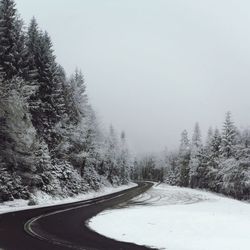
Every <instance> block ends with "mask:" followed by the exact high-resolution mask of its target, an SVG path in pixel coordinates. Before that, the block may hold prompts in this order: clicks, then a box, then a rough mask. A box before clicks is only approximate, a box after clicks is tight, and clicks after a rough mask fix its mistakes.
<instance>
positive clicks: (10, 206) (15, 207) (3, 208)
mask: <svg viewBox="0 0 250 250" xmlns="http://www.w3.org/2000/svg"><path fill="white" fill-rule="evenodd" d="M135 186H137V184H135V183H129V184H128V185H121V186H117V187H113V186H109V187H103V188H101V189H100V190H98V191H89V192H87V193H84V194H79V195H77V196H74V197H69V198H61V197H52V196H49V195H48V194H46V193H43V192H37V193H36V196H35V200H36V202H37V204H38V205H34V206H28V202H29V201H27V200H21V199H20V200H14V201H8V202H3V203H0V214H3V213H8V212H14V211H20V210H26V209H33V208H39V207H47V206H53V205H59V204H65V203H70V202H77V201H82V200H88V199H93V198H96V197H100V196H103V195H107V194H111V193H115V192H119V191H122V190H126V189H129V188H132V187H135Z"/></svg>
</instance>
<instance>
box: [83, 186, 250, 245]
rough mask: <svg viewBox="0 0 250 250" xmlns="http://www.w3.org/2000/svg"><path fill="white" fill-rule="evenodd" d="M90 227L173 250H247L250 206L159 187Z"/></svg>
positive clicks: (207, 194)
mask: <svg viewBox="0 0 250 250" xmlns="http://www.w3.org/2000/svg"><path fill="white" fill-rule="evenodd" d="M128 205H129V206H124V208H119V209H112V210H106V211H104V212H102V213H100V214H98V215H97V216H96V217H94V218H92V219H91V220H90V221H89V222H88V225H89V227H90V228H92V229H93V230H95V231H97V232H98V233H100V234H103V235H105V236H107V237H109V238H113V239H116V240H119V241H124V242H134V243H136V244H139V245H147V246H152V247H156V248H158V249H168V250H235V249H237V250H247V249H249V246H250V237H249V231H250V204H248V203H246V202H241V201H238V200H234V199H230V198H226V197H223V196H220V195H216V194H213V193H211V192H205V191H200V190H193V189H189V188H180V187H171V186H168V185H166V184H160V185H158V186H157V185H155V186H154V187H153V188H151V189H150V190H149V191H148V192H146V193H144V194H142V195H140V196H138V197H136V198H135V199H133V200H132V201H131V202H129V204H128Z"/></svg>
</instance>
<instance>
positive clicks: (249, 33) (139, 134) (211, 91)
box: [16, 0, 250, 152]
mask: <svg viewBox="0 0 250 250" xmlns="http://www.w3.org/2000/svg"><path fill="white" fill-rule="evenodd" d="M16 2H17V8H18V10H19V13H20V14H21V16H22V17H23V18H24V20H25V22H26V23H28V22H29V20H30V19H31V17H32V16H35V17H36V18H37V20H38V22H39V25H40V27H41V28H42V29H46V30H47V31H48V32H49V34H50V35H51V37H52V40H53V43H54V48H55V51H56V55H57V60H58V62H59V63H60V64H62V65H63V66H64V68H65V69H66V71H67V73H68V74H70V73H71V72H73V71H74V69H75V67H78V68H80V69H82V71H83V73H84V75H85V79H86V82H87V87H88V93H89V96H90V101H91V103H92V105H93V106H94V108H95V109H96V111H97V113H98V115H99V117H100V118H101V120H102V121H103V123H104V124H106V125H108V124H110V123H112V124H113V125H114V126H115V127H116V128H117V129H118V130H125V131H126V134H127V137H128V140H129V141H130V145H131V147H132V149H134V150H135V151H136V152H148V151H160V150H162V149H163V148H164V147H165V146H167V147H168V148H169V149H172V148H175V147H176V146H177V145H178V143H179V137H180V133H181V131H182V130H183V129H185V128H186V129H188V131H192V129H193V126H194V123H195V122H196V121H199V122H200V126H201V129H202V133H203V135H204V136H205V134H206V133H207V129H208V127H209V125H212V126H217V127H219V128H221V125H222V122H223V120H224V115H225V112H226V111H228V110H231V111H232V113H233V118H234V120H235V121H236V124H237V125H238V126H240V127H246V126H249V125H250V15H249V13H250V1H249V0H206V1H205V0H188V1H187V0H52V1H51V0H16Z"/></svg>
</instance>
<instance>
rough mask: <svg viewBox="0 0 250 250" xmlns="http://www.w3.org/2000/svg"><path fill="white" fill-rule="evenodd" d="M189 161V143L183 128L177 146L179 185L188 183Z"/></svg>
mask: <svg viewBox="0 0 250 250" xmlns="http://www.w3.org/2000/svg"><path fill="white" fill-rule="evenodd" d="M189 161H190V143H189V139H188V133H187V131H186V130H184V131H183V132H182V133H181V141H180V148H179V157H178V165H179V169H180V186H184V187H187V186H188V184H189Z"/></svg>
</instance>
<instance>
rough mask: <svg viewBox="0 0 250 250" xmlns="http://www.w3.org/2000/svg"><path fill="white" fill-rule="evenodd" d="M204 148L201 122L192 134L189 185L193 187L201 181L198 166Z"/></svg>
mask: <svg viewBox="0 0 250 250" xmlns="http://www.w3.org/2000/svg"><path fill="white" fill-rule="evenodd" d="M201 149H202V142H201V132H200V127H199V124H198V123H196V124H195V127H194V132H193V136H192V143H191V155H190V162H189V169H190V171H189V185H190V186H191V187H195V186H197V185H198V182H199V178H200V176H199V174H198V168H199V164H200V159H199V158H200V151H201Z"/></svg>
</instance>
